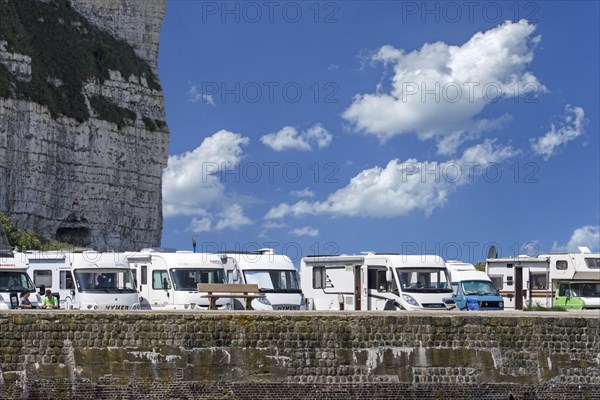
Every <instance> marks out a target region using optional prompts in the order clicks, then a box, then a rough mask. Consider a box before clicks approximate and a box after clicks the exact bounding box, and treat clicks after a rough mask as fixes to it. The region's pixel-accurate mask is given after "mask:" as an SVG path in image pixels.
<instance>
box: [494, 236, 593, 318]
mask: <svg viewBox="0 0 600 400" xmlns="http://www.w3.org/2000/svg"><path fill="white" fill-rule="evenodd" d="M579 250H580V252H579V253H549V254H540V255H539V256H537V257H529V256H519V257H508V258H491V259H488V260H487V262H486V272H487V273H488V275H489V276H490V278H491V279H492V281H493V282H494V284H495V285H496V287H497V288H498V289H499V290H500V293H501V295H502V297H503V298H504V304H505V307H506V308H514V309H522V308H523V307H524V306H535V305H539V306H543V307H551V306H560V307H564V308H566V309H574V310H581V309H600V254H599V253H592V252H591V251H590V250H589V249H588V248H587V247H580V248H579ZM518 294H520V295H518Z"/></svg>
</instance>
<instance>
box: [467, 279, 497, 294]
mask: <svg viewBox="0 0 600 400" xmlns="http://www.w3.org/2000/svg"><path fill="white" fill-rule="evenodd" d="M461 283H462V286H463V292H464V293H465V296H499V295H500V294H499V293H498V291H497V290H496V288H495V287H494V285H493V284H492V282H488V281H462V282H461Z"/></svg>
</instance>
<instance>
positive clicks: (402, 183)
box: [265, 139, 518, 219]
mask: <svg viewBox="0 0 600 400" xmlns="http://www.w3.org/2000/svg"><path fill="white" fill-rule="evenodd" d="M517 153H518V152H517V151H516V150H514V149H513V148H512V147H510V146H497V145H495V141H494V140H489V139H488V140H486V141H484V142H483V143H480V144H478V145H475V146H472V147H470V148H468V149H467V150H465V151H464V153H463V155H462V156H461V157H460V158H458V159H456V160H449V161H446V162H442V163H439V162H427V161H425V162H419V161H417V160H415V159H409V160H406V161H404V162H401V161H399V160H398V159H394V160H391V161H390V162H389V163H388V164H387V165H386V166H385V167H383V168H381V167H373V168H369V169H366V170H364V171H362V172H360V173H359V174H358V175H356V176H355V177H353V178H352V179H351V180H350V183H349V184H348V185H347V186H346V187H344V188H341V189H339V190H337V191H336V192H334V193H332V194H331V195H330V196H329V197H328V198H327V199H326V200H325V201H314V202H309V201H306V200H301V201H298V202H297V203H295V204H287V203H282V204H279V205H277V206H275V207H272V208H271V209H270V210H269V211H268V212H267V214H266V215H265V218H266V219H279V218H284V217H286V216H288V215H291V216H294V217H300V216H304V215H319V214H328V215H333V216H340V215H345V216H369V217H394V216H400V215H405V214H408V213H410V212H412V211H416V210H421V211H423V212H425V213H426V214H430V213H431V212H432V211H433V210H434V209H435V208H437V207H441V206H443V205H444V204H445V203H446V201H447V199H448V195H449V194H450V193H451V192H453V191H454V190H456V188H457V187H459V186H462V185H465V184H468V183H470V182H473V181H474V179H475V176H474V174H475V173H476V171H477V169H476V167H477V166H478V167H479V168H480V169H481V168H483V167H486V166H487V165H488V164H489V163H497V162H500V161H503V160H505V159H508V158H510V157H513V156H515V155H516V154H517ZM471 172H472V173H471Z"/></svg>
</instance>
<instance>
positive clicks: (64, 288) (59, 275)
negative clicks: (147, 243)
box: [26, 251, 140, 310]
mask: <svg viewBox="0 0 600 400" xmlns="http://www.w3.org/2000/svg"><path fill="white" fill-rule="evenodd" d="M26 256H27V261H28V263H29V267H28V270H27V272H28V273H29V275H30V277H31V278H32V279H33V283H34V284H35V285H36V286H37V287H38V288H40V289H41V290H43V289H50V290H51V291H52V293H53V294H55V295H58V298H59V300H60V304H59V305H60V308H63V309H68V310H70V309H75V310H138V309H139V308H140V301H139V294H138V293H137V290H136V288H135V282H134V279H133V274H132V272H131V269H130V268H129V266H128V265H127V260H126V258H125V254H124V253H98V252H96V251H79V252H69V251H28V252H27V253H26Z"/></svg>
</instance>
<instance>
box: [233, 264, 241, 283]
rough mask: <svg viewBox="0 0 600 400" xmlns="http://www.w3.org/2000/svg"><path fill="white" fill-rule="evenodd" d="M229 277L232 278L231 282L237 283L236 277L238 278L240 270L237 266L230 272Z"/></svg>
mask: <svg viewBox="0 0 600 400" xmlns="http://www.w3.org/2000/svg"><path fill="white" fill-rule="evenodd" d="M231 278H232V279H233V283H237V281H238V279H240V271H238V269H237V268H235V269H234V270H233V272H232V273H231Z"/></svg>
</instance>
